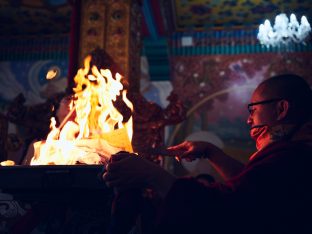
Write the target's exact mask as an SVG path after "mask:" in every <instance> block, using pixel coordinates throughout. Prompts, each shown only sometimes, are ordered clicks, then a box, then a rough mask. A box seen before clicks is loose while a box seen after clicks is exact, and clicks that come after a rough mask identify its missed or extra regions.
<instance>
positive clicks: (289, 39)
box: [257, 14, 311, 47]
mask: <svg viewBox="0 0 312 234" xmlns="http://www.w3.org/2000/svg"><path fill="white" fill-rule="evenodd" d="M310 31H311V26H310V24H309V22H308V20H307V18H306V17H305V16H302V17H301V24H299V22H298V21H297V18H296V16H295V14H291V15H290V20H288V17H287V16H286V14H279V15H277V16H276V17H275V23H274V26H273V28H272V26H271V23H270V21H269V20H265V21H264V24H261V25H260V26H259V33H258V36H257V38H258V40H259V41H260V43H261V44H262V45H266V46H267V47H270V46H280V45H283V44H284V45H288V44H290V43H293V42H295V43H304V40H305V39H306V38H307V36H308V35H309V33H310Z"/></svg>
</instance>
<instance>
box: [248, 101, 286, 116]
mask: <svg viewBox="0 0 312 234" xmlns="http://www.w3.org/2000/svg"><path fill="white" fill-rule="evenodd" d="M283 99H284V98H274V99H269V100H264V101H260V102H252V103H249V104H248V105H247V108H248V111H249V113H250V114H251V113H252V111H253V109H252V107H253V106H256V105H264V104H269V103H272V102H278V101H281V100H283Z"/></svg>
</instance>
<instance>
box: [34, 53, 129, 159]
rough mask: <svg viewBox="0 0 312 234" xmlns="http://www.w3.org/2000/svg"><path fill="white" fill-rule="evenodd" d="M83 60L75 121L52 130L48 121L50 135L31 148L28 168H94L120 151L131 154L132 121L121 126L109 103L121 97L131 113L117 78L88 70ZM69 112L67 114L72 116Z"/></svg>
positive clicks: (88, 59)
mask: <svg viewBox="0 0 312 234" xmlns="http://www.w3.org/2000/svg"><path fill="white" fill-rule="evenodd" d="M90 62H91V56H88V57H86V59H85V61H84V68H81V69H79V70H78V72H77V74H76V76H75V78H74V80H75V83H76V87H75V88H74V89H73V90H74V92H75V95H74V96H75V101H74V107H73V108H75V112H76V117H75V121H67V122H66V123H65V124H64V125H63V126H59V127H56V121H55V119H54V118H52V119H51V126H50V127H51V131H50V133H49V135H48V137H47V140H46V141H45V142H40V143H38V144H37V145H35V149H37V150H35V151H36V153H35V155H34V157H33V158H32V161H31V165H42V164H76V163H77V162H80V163H87V164H98V163H101V161H103V160H102V159H103V157H104V158H106V159H107V158H109V157H110V155H111V154H113V153H116V152H118V151H120V150H126V151H130V152H132V151H133V150H132V146H131V140H132V136H133V123H132V117H130V118H129V120H128V121H127V122H126V123H123V116H122V114H121V113H120V112H119V111H118V110H117V109H116V108H115V107H114V105H113V102H114V101H116V99H117V97H118V96H119V95H120V94H121V93H122V100H123V101H124V103H125V104H126V105H127V106H128V108H130V109H131V111H133V105H132V103H131V102H130V101H129V99H128V98H127V97H126V93H127V92H126V90H123V85H122V83H121V79H122V78H123V77H122V76H121V75H120V74H118V73H117V74H115V79H114V78H113V75H112V73H111V71H110V70H109V69H100V70H99V69H98V68H97V67H96V66H92V68H91V73H90ZM72 112H73V111H71V112H70V114H72Z"/></svg>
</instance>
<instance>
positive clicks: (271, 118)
mask: <svg viewBox="0 0 312 234" xmlns="http://www.w3.org/2000/svg"><path fill="white" fill-rule="evenodd" d="M278 101H280V99H279V98H277V97H275V96H274V95H271V94H270V93H269V92H266V87H258V88H257V89H256V90H255V91H254V93H253V94H252V97H251V100H250V104H249V105H248V109H249V112H250V114H249V117H248V119H247V124H249V125H250V129H251V130H252V129H254V128H259V127H261V126H269V127H271V126H274V125H275V124H276V123H277V117H278V116H277V109H276V105H277V102H278Z"/></svg>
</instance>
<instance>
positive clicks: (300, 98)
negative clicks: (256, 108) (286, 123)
mask: <svg viewBox="0 0 312 234" xmlns="http://www.w3.org/2000/svg"><path fill="white" fill-rule="evenodd" d="M255 92H257V93H258V94H259V95H261V96H262V97H263V98H265V99H277V98H283V99H286V100H288V101H289V102H290V106H291V109H290V113H289V118H290V119H291V120H298V121H299V122H302V121H307V120H309V119H311V115H312V91H311V88H310V86H309V84H308V83H307V82H306V81H305V80H304V79H303V78H302V77H300V76H297V75H293V74H285V75H278V76H274V77H271V78H269V79H267V80H265V81H263V82H262V83H261V84H260V85H259V86H258V87H257V89H256V91H255Z"/></svg>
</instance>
